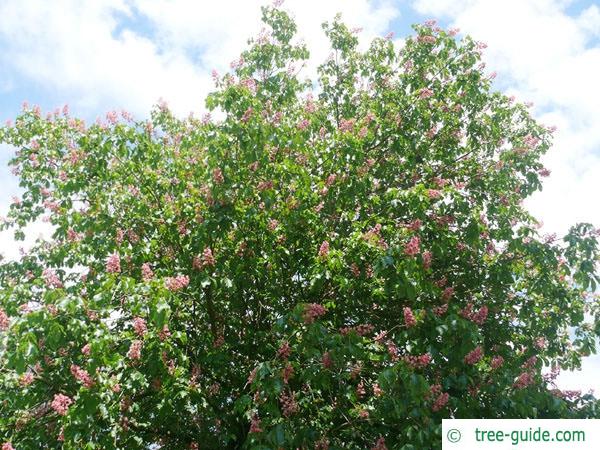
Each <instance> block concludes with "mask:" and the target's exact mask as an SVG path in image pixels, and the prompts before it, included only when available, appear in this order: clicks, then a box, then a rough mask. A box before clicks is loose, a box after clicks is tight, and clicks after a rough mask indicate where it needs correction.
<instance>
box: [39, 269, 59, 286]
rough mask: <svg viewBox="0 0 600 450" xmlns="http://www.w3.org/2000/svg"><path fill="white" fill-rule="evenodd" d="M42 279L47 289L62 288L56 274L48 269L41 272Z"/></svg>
mask: <svg viewBox="0 0 600 450" xmlns="http://www.w3.org/2000/svg"><path fill="white" fill-rule="evenodd" d="M42 278H43V279H44V282H45V283H46V286H47V287H49V288H61V287H63V284H62V281H60V279H59V278H58V276H57V275H56V272H54V270H52V269H50V268H46V269H44V270H43V271H42Z"/></svg>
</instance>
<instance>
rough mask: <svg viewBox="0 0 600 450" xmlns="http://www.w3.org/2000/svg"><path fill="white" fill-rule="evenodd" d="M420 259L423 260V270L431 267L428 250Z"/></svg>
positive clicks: (430, 257) (430, 256)
mask: <svg viewBox="0 0 600 450" xmlns="http://www.w3.org/2000/svg"><path fill="white" fill-rule="evenodd" d="M421 257H422V258H423V268H424V269H425V270H428V269H429V268H430V267H431V259H432V255H431V252H430V251H429V250H427V251H425V252H423V254H422V255H421Z"/></svg>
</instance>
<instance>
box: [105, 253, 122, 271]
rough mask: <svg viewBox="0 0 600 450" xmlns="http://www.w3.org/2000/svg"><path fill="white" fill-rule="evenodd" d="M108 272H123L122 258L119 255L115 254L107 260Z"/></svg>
mask: <svg viewBox="0 0 600 450" xmlns="http://www.w3.org/2000/svg"><path fill="white" fill-rule="evenodd" d="M106 271H107V272H108V273H119V272H121V257H120V256H119V254H118V253H116V252H115V253H113V254H112V255H110V256H109V257H108V259H107V260H106Z"/></svg>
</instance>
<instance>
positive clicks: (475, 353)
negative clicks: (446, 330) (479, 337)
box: [465, 345, 483, 365]
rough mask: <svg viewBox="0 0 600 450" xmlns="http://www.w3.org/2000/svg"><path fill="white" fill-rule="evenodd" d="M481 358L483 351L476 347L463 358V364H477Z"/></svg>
mask: <svg viewBox="0 0 600 450" xmlns="http://www.w3.org/2000/svg"><path fill="white" fill-rule="evenodd" d="M481 358H483V349H482V348H481V346H480V345H478V346H477V347H475V349H474V350H472V351H470V352H469V353H467V356H465V363H467V364H469V365H473V364H477V363H478V362H479V361H480V360H481Z"/></svg>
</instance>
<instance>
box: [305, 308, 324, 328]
mask: <svg viewBox="0 0 600 450" xmlns="http://www.w3.org/2000/svg"><path fill="white" fill-rule="evenodd" d="M325 314H327V310H326V309H325V307H324V306H323V305H319V304H318V303H309V304H308V305H306V306H305V307H304V314H303V316H302V317H303V318H304V323H306V324H311V323H313V322H314V321H315V320H316V319H317V318H319V317H321V316H323V315H325Z"/></svg>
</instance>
